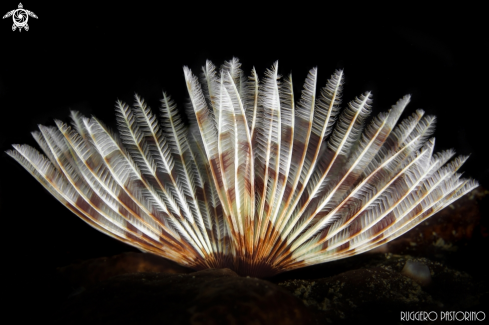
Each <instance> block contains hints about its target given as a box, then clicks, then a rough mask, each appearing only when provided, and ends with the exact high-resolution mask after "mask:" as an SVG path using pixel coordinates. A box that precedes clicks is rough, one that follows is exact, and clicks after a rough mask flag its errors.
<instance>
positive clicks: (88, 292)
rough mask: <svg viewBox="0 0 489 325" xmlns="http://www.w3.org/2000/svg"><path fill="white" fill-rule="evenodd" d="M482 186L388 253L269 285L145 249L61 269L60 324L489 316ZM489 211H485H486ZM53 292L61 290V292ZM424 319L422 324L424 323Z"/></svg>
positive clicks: (54, 317)
mask: <svg viewBox="0 0 489 325" xmlns="http://www.w3.org/2000/svg"><path fill="white" fill-rule="evenodd" d="M486 194H487V191H485V190H483V189H479V190H476V191H474V192H473V193H472V194H469V195H468V196H467V197H466V198H464V199H462V200H460V201H459V202H457V203H455V205H454V206H453V207H450V208H448V209H445V210H444V211H442V212H441V213H440V215H437V216H435V217H433V218H432V219H430V220H428V221H427V222H425V223H423V224H422V225H419V226H418V227H417V228H415V229H414V230H412V231H410V232H409V233H407V234H406V235H405V236H402V237H400V238H399V239H397V240H396V241H394V242H392V243H389V244H388V245H387V246H385V247H383V248H382V249H379V250H377V251H376V252H373V253H367V254H363V255H359V256H355V257H352V258H348V259H345V260H340V261H336V262H332V263H327V264H322V265H316V266H312V267H307V268H303V269H299V270H295V271H291V272H287V273H283V274H279V275H277V276H275V277H273V278H270V279H257V278H250V277H241V276H238V275H237V274H236V273H234V272H233V271H231V270H229V269H217V270H204V271H199V272H194V271H192V270H189V269H186V268H183V267H181V266H179V265H177V264H175V263H173V262H171V261H168V260H165V259H163V258H159V257H157V256H153V255H150V254H142V253H133V252H132V253H125V254H121V255H117V256H113V257H110V258H99V259H93V260H88V261H84V262H81V263H77V264H72V265H70V266H67V267H63V268H59V269H58V271H57V272H58V276H57V277H56V279H57V280H56V281H57V282H56V285H55V286H54V287H55V288H54V289H56V290H57V291H56V292H57V293H56V294H57V296H58V298H59V299H58V300H57V301H56V304H54V306H55V307H51V310H50V311H49V313H48V314H49V320H50V321H51V323H55V324H272V325H278V324H326V323H334V324H357V323H365V322H368V321H375V322H377V323H379V322H381V323H382V322H386V323H389V324H398V323H405V322H403V321H402V320H401V312H416V311H421V312H425V311H428V312H429V311H434V312H436V313H437V315H440V313H441V312H442V311H485V312H486V315H487V316H489V313H488V311H487V309H488V307H489V281H488V278H487V268H486V266H485V262H486V261H485V260H486V256H487V248H489V247H488V234H487V224H488V222H487V216H486V218H482V219H481V217H480V216H481V209H480V208H481V207H482V206H483V205H484V204H485V206H486V207H487V199H486ZM484 209H485V208H483V209H482V210H483V211H486V210H484ZM54 289H53V290H54ZM417 323H423V322H419V321H418V322H417Z"/></svg>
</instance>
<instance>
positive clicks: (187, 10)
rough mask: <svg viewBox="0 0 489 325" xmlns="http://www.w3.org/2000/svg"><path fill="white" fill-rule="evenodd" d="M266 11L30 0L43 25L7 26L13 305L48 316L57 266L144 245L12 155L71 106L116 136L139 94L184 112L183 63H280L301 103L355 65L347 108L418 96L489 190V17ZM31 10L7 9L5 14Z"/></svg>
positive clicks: (1, 209) (1, 80)
mask: <svg viewBox="0 0 489 325" xmlns="http://www.w3.org/2000/svg"><path fill="white" fill-rule="evenodd" d="M265 3H266V2H259V3H251V2H228V3H227V4H225V5H223V6H221V7H220V8H217V7H214V6H209V4H208V3H206V2H201V3H199V4H194V3H191V2H181V3H178V4H177V3H174V2H164V3H163V2H159V5H157V6H155V5H154V4H144V3H142V2H140V1H138V2H135V3H133V4H122V3H118V4H113V5H111V6H108V5H106V6H100V5H99V4H89V3H87V2H84V4H81V3H80V4H77V5H73V4H70V3H69V2H64V3H59V4H47V3H46V4H44V3H41V2H39V1H35V2H34V1H28V2H27V1H25V2H23V5H24V8H25V9H29V10H31V11H33V12H34V13H36V15H38V17H39V19H34V18H30V19H29V26H30V30H29V31H28V32H26V31H22V32H20V33H19V32H18V31H16V32H12V30H11V25H12V20H11V18H8V19H4V20H0V58H1V60H0V63H1V67H0V132H1V133H0V147H1V149H2V150H1V152H2V154H1V156H0V164H1V165H0V168H1V175H2V176H1V181H0V186H1V193H0V200H1V203H0V204H1V206H0V216H1V221H2V223H1V233H2V235H1V236H0V238H1V241H2V252H3V254H2V256H3V258H2V268H1V270H2V279H3V281H2V282H4V284H5V282H6V285H7V287H8V288H9V289H12V290H8V294H9V297H10V301H11V302H12V303H13V304H15V305H17V304H18V303H21V304H22V305H24V306H29V310H31V312H32V313H33V314H35V313H37V312H38V311H42V310H46V308H44V307H47V306H45V304H49V303H50V301H52V300H50V299H48V298H49V297H50V296H52V295H56V285H55V283H56V276H55V272H54V270H55V268H56V267H59V266H64V265H67V264H70V263H73V262H75V261H77V260H81V259H88V258H93V257H100V256H110V255H113V254H117V253H120V252H124V251H128V250H133V248H130V247H128V246H126V245H124V244H121V243H119V242H117V241H115V240H113V239H111V238H109V237H107V236H105V235H103V234H101V233H99V232H97V231H95V230H93V229H92V228H90V227H89V226H88V225H86V224H85V223H83V222H82V221H81V220H79V219H78V218H76V217H75V216H74V215H72V214H71V213H70V212H69V211H68V210H67V209H66V208H64V207H63V206H62V205H61V204H60V203H58V202H57V201H56V200H55V199H54V198H53V197H51V195H50V194H49V193H47V192H46V191H45V190H44V189H43V188H42V186H41V185H40V184H38V183H37V182H36V181H35V179H34V178H32V177H31V176H30V175H29V174H28V173H27V172H26V171H24V170H23V168H22V167H21V166H19V165H18V164H17V163H16V162H15V161H13V160H12V159H11V158H10V157H8V156H7V155H6V154H4V153H3V151H5V150H7V149H8V148H9V147H10V144H12V143H20V144H22V143H27V144H30V145H33V146H35V141H34V140H33V139H32V138H31V136H30V132H32V131H34V130H36V128H37V124H43V125H54V122H53V119H55V118H57V119H61V120H64V121H68V119H67V116H68V114H69V110H70V109H76V110H79V111H81V112H83V113H84V114H85V115H91V114H94V115H96V116H97V117H99V118H100V119H101V120H102V121H104V122H106V123H107V124H109V125H111V126H114V121H115V117H114V114H113V113H114V110H113V106H114V102H115V100H116V99H123V100H125V101H128V102H132V96H133V94H134V92H137V93H139V94H140V95H142V96H143V97H145V98H146V99H147V100H148V102H149V104H150V106H152V107H153V108H157V106H158V103H159V102H158V100H159V98H160V97H161V91H162V90H165V91H167V92H169V93H170V94H171V95H172V96H173V97H174V98H175V99H176V101H177V103H180V106H182V104H183V103H184V102H185V101H186V100H187V97H186V96H187V95H186V89H185V84H184V78H183V70H182V67H183V66H184V65H188V66H190V67H191V68H192V69H193V70H194V71H195V72H198V71H199V72H200V67H201V66H202V65H203V64H205V60H206V59H211V60H212V61H214V63H216V64H217V65H219V64H220V63H222V61H223V60H229V59H231V58H232V57H233V56H236V57H238V58H239V59H240V60H241V62H242V63H243V68H244V70H245V71H246V72H249V71H250V70H251V68H252V67H253V66H255V68H256V69H257V71H258V72H259V74H260V75H262V73H263V71H264V70H265V68H267V67H270V66H271V64H272V63H273V62H274V61H275V60H279V72H280V73H282V74H288V73H289V72H292V73H293V78H294V81H295V87H296V91H297V92H296V96H298V94H299V91H300V89H301V87H302V82H303V80H304V78H305V76H306V74H307V71H308V70H309V69H310V68H312V67H314V66H318V68H319V75H320V85H321V86H322V85H324V84H325V82H326V80H327V78H328V77H329V76H330V75H331V74H332V73H333V72H334V70H335V69H337V68H344V69H345V74H346V84H345V91H344V99H345V100H346V101H347V100H351V99H353V98H354V96H357V95H359V94H361V93H362V92H365V91H367V90H372V91H373V93H374V112H380V111H383V110H386V109H388V108H389V107H390V106H391V105H392V104H394V103H395V102H396V101H397V100H398V99H399V98H400V97H402V96H403V95H405V94H407V93H410V94H412V102H411V104H410V105H409V107H408V110H407V112H408V113H410V112H412V111H414V110H415V109H416V108H423V109H424V110H426V111H427V113H428V114H435V115H437V117H438V124H437V131H436V133H435V136H436V138H437V141H436V149H437V150H439V149H448V148H455V149H456V151H457V152H458V153H461V154H469V153H472V155H471V157H470V159H469V161H468V162H467V163H466V165H465V166H464V168H463V170H464V171H466V173H465V175H468V176H471V177H473V178H476V179H478V180H479V181H480V182H481V183H482V185H483V186H485V187H486V188H487V187H488V186H489V168H488V165H487V158H486V148H487V134H488V132H487V129H488V127H489V125H488V123H487V118H486V115H487V112H488V111H489V102H488V100H487V97H488V86H489V82H488V80H487V78H488V76H489V64H488V63H487V60H488V58H489V45H488V42H487V32H486V31H485V30H484V29H486V30H487V23H486V22H484V21H483V20H482V19H480V16H479V13H480V12H482V8H477V7H466V6H462V7H457V8H455V7H449V6H440V7H436V8H427V7H425V6H418V5H413V4H411V2H409V6H408V5H407V4H408V3H407V2H406V3H405V4H404V5H403V4H401V5H398V6H397V7H389V6H387V7H385V6H383V7H370V6H369V7H367V6H362V7H357V6H356V5H354V4H348V5H346V6H344V7H343V8H339V7H338V8H337V7H335V6H334V4H333V3H331V2H325V1H322V2H319V1H317V2H315V3H306V2H303V1H300V2H295V3H294V5H293V6H291V5H288V4H287V3H285V2H282V3H278V2H277V3H274V4H270V5H265ZM446 3H447V2H446ZM17 5H18V3H17V2H16V1H2V3H1V5H0V11H1V13H0V14H1V15H3V14H5V13H6V12H8V11H10V10H12V9H15V8H17ZM484 254H486V253H485V252H481V256H485V255H484ZM52 307H56V306H55V305H54V306H52ZM48 308H49V307H48ZM24 316H26V315H24Z"/></svg>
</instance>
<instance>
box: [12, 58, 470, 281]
mask: <svg viewBox="0 0 489 325" xmlns="http://www.w3.org/2000/svg"><path fill="white" fill-rule="evenodd" d="M277 68H278V63H275V64H274V65H273V66H272V68H271V69H270V70H267V71H266V73H265V76H264V78H263V79H262V80H261V81H259V79H258V76H257V74H256V72H255V70H254V69H253V70H252V71H251V77H248V78H245V77H244V76H243V73H242V70H241V68H240V63H239V62H238V60H237V59H233V60H231V61H229V62H225V63H224V64H223V65H222V67H221V68H220V70H219V71H217V69H216V68H215V66H214V65H213V64H212V63H211V62H209V61H208V62H207V63H206V66H205V67H203V74H202V77H201V81H200V82H199V79H198V78H197V77H196V76H195V75H193V74H192V72H191V71H190V70H189V69H188V68H187V67H184V73H185V80H186V85H187V89H188V93H189V96H190V103H189V105H188V107H187V109H188V117H189V121H190V126H189V127H187V126H186V125H184V123H182V119H181V117H180V116H179V111H178V108H177V106H176V104H175V103H174V102H173V101H172V99H170V97H169V96H168V95H167V94H166V93H163V99H162V101H161V108H160V114H161V123H160V122H159V118H158V116H157V115H156V114H155V113H153V112H152V111H151V109H150V108H149V107H148V106H147V104H146V103H145V102H144V100H142V99H141V98H140V97H138V96H137V95H136V99H135V105H134V107H133V108H131V107H129V106H128V105H126V104H125V103H123V102H120V101H118V102H117V104H116V115H117V121H118V126H119V131H120V134H119V136H117V135H116V134H114V133H112V132H111V131H110V130H108V129H107V127H106V126H104V125H103V124H102V123H101V122H100V121H99V120H98V119H96V118H95V117H92V118H90V119H88V118H85V117H82V116H81V115H80V114H79V113H77V112H72V114H71V118H72V120H73V123H72V126H68V125H67V124H65V123H63V122H61V121H56V125H57V128H55V127H45V126H40V132H34V133H33V136H34V138H35V139H36V141H37V143H38V144H39V146H40V147H41V148H42V150H43V151H44V154H45V156H43V155H41V154H40V153H39V152H38V151H36V150H35V149H33V148H31V147H29V146H27V145H14V148H15V151H14V150H12V151H9V152H8V153H9V154H10V155H11V156H12V157H13V158H15V159H16V160H17V161H18V162H19V163H21V164H22V165H23V166H24V167H25V168H26V169H27V170H28V171H29V172H30V173H31V174H32V175H33V176H34V177H35V178H36V179H37V180H38V181H39V182H40V183H41V184H42V185H43V186H44V187H45V188H46V189H47V190H48V191H49V192H51V193H52V195H54V196H55V197H56V198H57V199H58V200H59V201H61V202H62V203H63V204H64V205H65V206H67V207H68V208H69V209H70V210H71V211H72V212H74V213H75V214H76V215H78V216H79V217H80V218H81V219H83V220H84V221H85V222H87V223H88V224H90V225H91V226H93V227H94V228H96V229H98V230H100V231H102V232H104V233H106V234H108V235H109V236H112V237H114V238H117V239H119V240H121V241H123V242H125V243H128V244H129V245H132V246H135V247H137V248H139V249H141V250H143V251H145V252H151V253H154V254H157V255H161V256H163V257H166V258H168V259H171V260H173V261H176V262H178V263H179V264H181V265H185V266H189V267H191V268H195V269H202V268H222V267H229V268H231V269H233V270H235V271H236V272H238V273H239V274H242V275H254V276H262V277H265V276H270V275H273V274H276V273H279V272H283V271H287V270H292V269H296V268H299V267H304V266H307V265H312V264H317V263H323V262H327V261H333V260H337V259H341V258H345V257H348V256H352V255H356V254H359V253H362V252H365V251H368V250H371V249H373V248H375V247H377V246H379V245H382V244H384V243H386V242H388V241H390V240H392V239H394V238H396V237H398V236H400V235H402V234H403V233H405V232H406V231H408V230H410V229H412V228H413V227H414V226H416V225H417V224H418V223H420V222H422V221H423V220H425V219H426V218H428V217H429V216H431V215H433V214H434V213H436V212H437V211H439V210H441V209H443V208H444V207H446V206H447V205H448V204H450V203H451V202H453V201H454V200H457V199H458V198H460V197H461V196H462V195H464V194H465V193H467V192H468V191H470V190H472V189H473V188H475V187H476V186H477V183H476V182H475V181H474V180H470V179H462V178H461V177H460V174H458V173H457V170H458V169H459V167H460V166H461V165H462V164H463V162H464V161H465V160H466V157H457V158H455V159H453V160H452V161H451V162H448V161H449V160H450V159H451V158H452V156H453V155H454V152H453V151H452V150H448V151H443V152H440V153H437V154H433V147H434V139H432V138H431V139H430V136H431V134H432V133H433V131H434V123H435V118H434V117H433V116H424V112H423V111H422V110H417V111H415V112H414V113H413V114H412V115H410V116H408V117H406V118H405V119H404V120H402V121H401V122H400V123H399V124H397V121H398V119H399V118H400V116H401V113H402V112H403V110H404V108H405V107H406V105H407V104H408V102H409V100H410V97H409V96H405V97H403V98H402V99H400V100H399V101H398V102H397V103H396V104H395V105H393V106H392V108H391V109H390V110H389V111H387V112H385V113H380V114H378V115H377V116H375V117H373V118H371V119H370V121H367V118H368V116H369V114H370V111H371V107H370V106H371V102H372V95H371V94H370V92H367V93H365V94H363V95H360V96H359V97H357V98H355V99H353V100H352V101H351V102H349V103H348V105H346V107H345V108H344V109H343V110H341V109H340V103H341V93H342V83H343V71H336V72H335V73H334V74H333V75H332V76H331V78H330V79H329V80H328V82H327V84H326V86H325V87H324V88H321V89H319V88H318V87H317V69H316V68H314V69H312V70H310V71H309V74H308V75H307V78H306V81H305V83H304V87H303V90H302V94H301V98H300V99H299V100H296V98H295V97H294V93H293V87H292V77H291V76H289V77H286V78H281V76H279V75H278V74H277Z"/></svg>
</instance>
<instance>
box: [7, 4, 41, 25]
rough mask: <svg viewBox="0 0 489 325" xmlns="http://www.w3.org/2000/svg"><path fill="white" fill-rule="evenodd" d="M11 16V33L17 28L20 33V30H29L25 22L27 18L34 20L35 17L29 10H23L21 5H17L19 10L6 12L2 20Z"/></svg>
mask: <svg viewBox="0 0 489 325" xmlns="http://www.w3.org/2000/svg"><path fill="white" fill-rule="evenodd" d="M10 16H12V19H13V20H14V24H13V25H12V31H15V30H16V29H17V28H18V29H19V32H21V31H22V28H24V29H25V30H26V31H27V30H29V25H27V21H28V20H29V16H31V17H33V18H36V19H37V16H36V14H35V13H33V12H32V11H29V10H25V9H23V6H22V3H19V8H18V9H14V10H11V11H9V12H7V13H6V14H5V15H4V16H3V18H4V19H5V18H7V17H10Z"/></svg>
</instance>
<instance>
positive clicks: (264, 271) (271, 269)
mask: <svg viewBox="0 0 489 325" xmlns="http://www.w3.org/2000/svg"><path fill="white" fill-rule="evenodd" d="M194 268H195V269H198V270H204V269H209V268H213V269H224V268H228V269H231V270H232V271H234V272H236V273H237V274H238V275H240V276H251V277H256V278H269V277H272V276H274V275H275V274H278V273H280V272H282V270H280V269H278V268H276V267H275V266H273V265H272V264H270V262H269V261H266V260H253V259H252V258H249V257H240V256H231V255H220V256H218V255H215V254H214V255H212V256H211V257H210V258H208V259H206V260H205V261H201V263H199V264H198V265H195V266H194Z"/></svg>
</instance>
